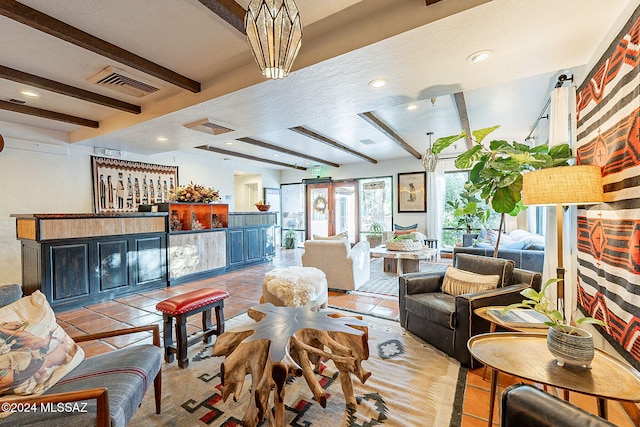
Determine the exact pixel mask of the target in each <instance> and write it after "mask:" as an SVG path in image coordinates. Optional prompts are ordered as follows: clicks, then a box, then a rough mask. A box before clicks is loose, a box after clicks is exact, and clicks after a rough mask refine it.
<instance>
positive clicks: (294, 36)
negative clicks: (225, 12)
mask: <svg viewBox="0 0 640 427" xmlns="http://www.w3.org/2000/svg"><path fill="white" fill-rule="evenodd" d="M244 28H245V31H246V33H247V42H248V43H249V47H250V48H251V52H252V53H253V56H254V58H255V60H256V62H257V63H258V65H259V66H260V71H262V75H263V76H265V77H267V78H270V79H281V78H283V77H285V76H286V75H287V74H289V70H291V66H292V65H293V61H294V59H295V58H296V55H297V54H298V50H300V46H301V45H302V22H301V21H300V14H299V13H298V7H297V6H296V4H295V3H294V1H293V0H251V1H250V2H249V6H248V8H247V13H246V15H245V18H244Z"/></svg>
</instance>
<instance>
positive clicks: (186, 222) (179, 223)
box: [158, 202, 229, 232]
mask: <svg viewBox="0 0 640 427" xmlns="http://www.w3.org/2000/svg"><path fill="white" fill-rule="evenodd" d="M158 211H159V212H170V215H169V225H170V226H171V231H172V232H175V231H183V232H184V231H200V230H210V229H215V228H226V227H228V224H229V205H227V204H224V203H184V202H180V203H160V204H159V205H158Z"/></svg>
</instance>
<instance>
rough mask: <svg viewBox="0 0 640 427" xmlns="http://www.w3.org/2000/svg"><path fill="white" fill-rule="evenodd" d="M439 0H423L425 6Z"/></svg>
mask: <svg viewBox="0 0 640 427" xmlns="http://www.w3.org/2000/svg"><path fill="white" fill-rule="evenodd" d="M439 1H442V0H425V3H426V4H427V6H431V5H432V4H436V3H438V2H439Z"/></svg>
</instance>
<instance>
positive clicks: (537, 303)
mask: <svg viewBox="0 0 640 427" xmlns="http://www.w3.org/2000/svg"><path fill="white" fill-rule="evenodd" d="M561 280H562V279H549V280H547V281H546V282H545V284H544V285H543V286H542V289H540V292H538V291H536V290H535V289H533V288H526V289H523V290H522V291H521V292H520V294H521V295H522V296H523V297H525V298H526V299H525V300H523V301H522V302H518V303H515V304H511V305H508V306H506V307H505V308H504V309H503V310H502V314H505V313H507V312H509V311H511V310H513V309H516V308H528V309H533V310H535V311H537V312H538V313H542V314H544V315H545V316H546V317H547V319H549V321H547V322H544V324H545V325H547V326H552V327H556V328H557V329H559V330H560V331H562V332H564V333H566V334H570V335H571V334H573V333H574V332H575V330H576V329H577V328H578V326H580V325H582V324H583V323H591V324H595V325H600V326H606V325H607V324H606V323H605V322H603V321H602V320H598V319H594V318H593V317H581V318H580V319H577V320H576V326H572V325H568V324H567V323H566V322H565V320H564V315H563V314H562V313H561V312H560V311H558V310H556V308H555V306H554V305H553V303H552V302H551V301H550V300H549V299H548V298H547V297H546V290H547V288H548V287H549V286H550V285H552V284H554V283H558V282H560V281H561Z"/></svg>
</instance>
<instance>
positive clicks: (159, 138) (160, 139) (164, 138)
mask: <svg viewBox="0 0 640 427" xmlns="http://www.w3.org/2000/svg"><path fill="white" fill-rule="evenodd" d="M168 140H169V138H167V137H166V136H159V137H157V138H156V141H158V142H166V141H168Z"/></svg>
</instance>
